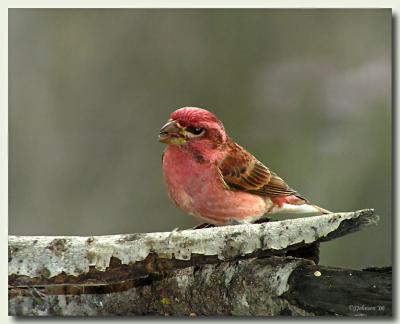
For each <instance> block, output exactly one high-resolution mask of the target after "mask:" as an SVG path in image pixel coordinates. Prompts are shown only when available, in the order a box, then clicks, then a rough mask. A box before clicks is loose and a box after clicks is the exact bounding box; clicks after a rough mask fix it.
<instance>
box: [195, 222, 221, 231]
mask: <svg viewBox="0 0 400 324" xmlns="http://www.w3.org/2000/svg"><path fill="white" fill-rule="evenodd" d="M211 227H215V225H213V224H209V223H201V224H199V225H196V226H194V227H192V228H191V229H192V230H197V229H202V228H211Z"/></svg>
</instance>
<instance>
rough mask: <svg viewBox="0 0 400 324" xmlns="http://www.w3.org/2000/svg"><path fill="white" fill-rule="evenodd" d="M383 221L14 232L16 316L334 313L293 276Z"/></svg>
mask: <svg viewBox="0 0 400 324" xmlns="http://www.w3.org/2000/svg"><path fill="white" fill-rule="evenodd" d="M377 220H378V216H377V215H375V214H374V212H373V210H361V211H356V212H350V213H336V214H329V215H322V216H314V217H307V218H301V219H293V220H284V221H277V222H270V223H263V224H249V225H247V224H246V225H236V226H224V227H216V228H207V229H201V230H184V231H173V232H170V233H145V234H129V235H108V236H96V237H60V236H59V237H48V236H46V237H28V236H10V237H9V314H10V315H96V316H97V315H130V314H131V315H133V314H135V315H144V314H158V315H159V314H163V315H279V314H280V315H313V314H331V313H332V312H335V311H332V310H328V309H325V308H324V307H322V308H321V307H320V308H318V309H313V308H310V307H309V305H307V304H306V301H303V300H302V299H301V298H300V299H299V298H298V296H297V295H296V294H295V291H296V289H295V288H293V289H294V290H293V289H292V290H291V287H296V285H295V284H294V283H296V282H297V281H298V280H299V281H301V282H307V280H303V279H302V278H298V279H296V280H295V281H294V283H293V282H292V284H289V283H290V280H291V279H290V278H293V276H295V275H298V273H299V270H297V269H308V268H307V267H310V266H315V263H314V262H312V261H310V260H306V259H305V258H310V259H311V260H316V259H317V258H318V255H317V253H318V248H317V247H318V244H319V242H324V241H327V240H330V239H333V238H336V237H339V236H343V235H345V234H347V233H350V232H353V231H356V230H360V229H361V228H363V227H364V226H367V225H369V224H372V223H376V222H377ZM278 256H279V257H278ZM293 256H294V257H296V258H293ZM304 276H308V274H304ZM385 278H386V277H385ZM292 280H293V279H292ZM320 281H321V280H320ZM385 282H386V281H385ZM386 283H388V282H386ZM385 287H386V286H385ZM303 288H304V287H301V289H303ZM301 289H300V290H301ZM363 289H364V290H365V287H363ZM386 292H387V291H385V293H386ZM300 295H301V293H300ZM305 295H307V294H305ZM385 296H386V295H385ZM385 305H386V309H389V307H388V306H387V305H388V304H385ZM390 310H391V308H390ZM339 313H340V312H339ZM343 314H344V313H343Z"/></svg>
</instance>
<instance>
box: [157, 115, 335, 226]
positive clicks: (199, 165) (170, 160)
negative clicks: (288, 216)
mask: <svg viewBox="0 0 400 324" xmlns="http://www.w3.org/2000/svg"><path fill="white" fill-rule="evenodd" d="M159 138H160V141H161V142H164V143H167V144H169V145H168V148H167V149H166V150H165V152H164V156H163V172H164V178H165V182H166V185H167V189H168V193H169V195H170V197H171V199H172V200H173V201H174V202H175V203H176V205H177V206H178V207H180V208H181V209H183V210H184V211H185V212H187V213H189V214H192V215H195V216H198V217H201V218H203V219H205V220H207V222H210V223H213V224H217V225H224V224H229V223H232V222H235V223H236V222H251V221H254V220H257V219H258V218H260V217H262V216H263V215H264V214H268V213H276V212H284V211H289V212H322V213H326V212H328V211H327V210H325V209H322V208H320V207H318V206H315V205H312V204H309V203H308V202H307V201H306V200H305V199H304V198H302V197H301V196H300V195H299V194H298V193H297V192H296V191H295V190H293V189H292V188H290V187H289V186H288V185H287V184H286V183H285V181H284V180H283V179H282V178H280V177H279V176H278V175H276V174H275V173H274V172H272V171H270V170H269V169H268V168H267V167H266V166H265V165H264V164H262V163H261V162H260V161H258V160H257V159H256V158H255V157H254V156H253V155H252V154H250V153H249V152H247V151H246V150H245V149H244V148H242V147H241V146H240V145H238V144H236V143H235V142H234V141H232V140H231V139H230V138H229V136H228V135H227V134H226V132H225V129H224V126H223V124H222V122H221V121H219V120H218V119H217V117H216V116H215V115H214V114H212V113H211V112H209V111H207V110H205V109H200V108H195V107H184V108H180V109H178V110H176V111H174V112H173V113H172V114H171V116H170V120H169V122H168V123H167V124H166V125H165V126H164V127H163V128H162V129H161V131H160V137H159Z"/></svg>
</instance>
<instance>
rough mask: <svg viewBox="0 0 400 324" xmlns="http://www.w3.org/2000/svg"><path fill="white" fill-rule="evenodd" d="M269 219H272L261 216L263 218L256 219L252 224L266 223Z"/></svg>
mask: <svg viewBox="0 0 400 324" xmlns="http://www.w3.org/2000/svg"><path fill="white" fill-rule="evenodd" d="M270 221H272V219H271V218H268V217H263V218H260V219H257V220H256V221H255V222H253V224H262V223H268V222H270Z"/></svg>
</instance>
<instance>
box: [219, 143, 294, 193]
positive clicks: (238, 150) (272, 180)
mask: <svg viewBox="0 0 400 324" xmlns="http://www.w3.org/2000/svg"><path fill="white" fill-rule="evenodd" d="M219 171H220V174H221V180H222V181H223V183H224V185H225V187H228V188H229V189H234V190H242V191H247V192H250V193H253V194H256V195H260V196H269V197H278V196H290V195H297V192H296V191H295V190H293V189H292V188H290V187H289V186H288V185H287V184H286V183H285V181H283V179H282V178H280V177H279V176H278V175H276V174H275V173H274V172H272V171H270V170H269V169H268V168H267V167H266V166H265V165H264V164H262V163H261V162H260V161H258V160H257V159H256V158H255V157H254V156H253V155H252V154H250V153H249V152H247V151H246V150H245V149H244V148H242V147H241V146H239V145H238V144H236V143H229V144H228V152H227V154H226V156H225V158H224V159H223V161H222V162H221V163H220V164H219Z"/></svg>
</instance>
